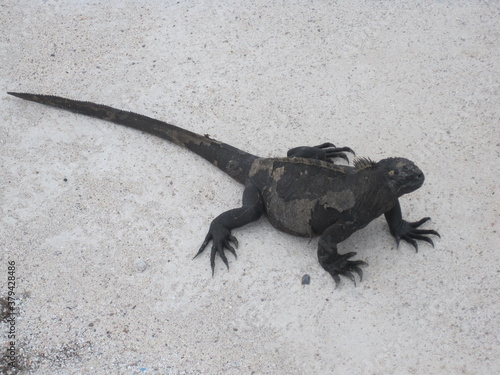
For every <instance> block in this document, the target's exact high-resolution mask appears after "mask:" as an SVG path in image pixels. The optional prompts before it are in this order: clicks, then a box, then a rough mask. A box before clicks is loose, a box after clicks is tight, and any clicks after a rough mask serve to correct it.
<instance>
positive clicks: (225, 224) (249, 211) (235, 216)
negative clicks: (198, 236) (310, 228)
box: [194, 182, 264, 276]
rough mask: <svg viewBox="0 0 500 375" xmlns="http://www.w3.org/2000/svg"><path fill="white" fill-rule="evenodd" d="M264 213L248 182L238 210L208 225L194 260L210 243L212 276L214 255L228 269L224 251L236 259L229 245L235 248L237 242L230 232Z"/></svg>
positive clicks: (255, 188)
mask: <svg viewBox="0 0 500 375" xmlns="http://www.w3.org/2000/svg"><path fill="white" fill-rule="evenodd" d="M263 213H264V203H263V200H262V197H261V195H260V192H259V190H258V189H257V187H256V186H255V185H254V184H253V183H251V182H248V183H247V184H246V185H245V190H244V191H243V204H242V206H241V207H240V208H235V209H232V210H229V211H226V212H224V213H222V214H220V215H219V216H217V217H216V218H215V219H214V220H213V221H212V223H211V224H210V229H209V230H208V234H207V236H206V237H205V240H204V241H203V244H202V245H201V247H200V250H198V253H196V255H195V256H194V257H195V258H196V257H197V256H198V255H200V254H201V253H202V252H203V251H204V250H205V248H206V246H207V245H208V243H209V242H210V241H212V250H211V252H210V266H211V268H212V276H213V274H214V269H215V255H216V254H219V256H220V257H221V259H222V261H223V262H224V264H225V265H226V267H227V268H228V269H229V263H228V261H227V258H226V255H225V254H224V250H225V249H227V250H229V252H231V253H232V254H233V255H234V256H235V257H236V251H235V250H234V247H233V246H232V245H231V243H232V244H233V245H234V246H235V247H236V248H237V247H238V240H236V238H235V237H234V236H232V235H231V230H232V229H235V228H239V227H242V226H243V225H246V224H249V223H251V222H253V221H256V220H257V219H259V218H260V217H261V216H262V214H263Z"/></svg>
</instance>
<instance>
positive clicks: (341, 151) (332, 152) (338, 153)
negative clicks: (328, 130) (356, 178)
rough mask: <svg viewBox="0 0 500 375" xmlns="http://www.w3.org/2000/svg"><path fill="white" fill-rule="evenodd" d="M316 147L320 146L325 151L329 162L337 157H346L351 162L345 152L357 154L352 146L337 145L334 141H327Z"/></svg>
mask: <svg viewBox="0 0 500 375" xmlns="http://www.w3.org/2000/svg"><path fill="white" fill-rule="evenodd" d="M314 147H315V148H320V149H322V150H324V151H325V156H326V161H327V162H329V163H333V159H335V158H341V159H344V160H345V161H346V162H348V163H349V158H348V157H347V155H346V154H345V152H349V153H351V154H353V155H354V156H356V153H355V152H354V151H353V150H352V149H351V148H350V147H336V146H335V145H334V144H333V143H330V142H326V143H323V144H320V145H318V146H314Z"/></svg>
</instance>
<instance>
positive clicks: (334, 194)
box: [8, 92, 439, 285]
mask: <svg viewBox="0 0 500 375" xmlns="http://www.w3.org/2000/svg"><path fill="white" fill-rule="evenodd" d="M8 94H10V95H13V96H17V97H19V98H22V99H26V100H31V101H34V102H37V103H42V104H46V105H50V106H53V107H58V108H62V109H65V110H68V111H71V112H75V113H79V114H83V115H87V116H91V117H96V118H99V119H102V120H107V121H111V122H113V123H116V124H120V125H125V126H128V127H131V128H134V129H138V130H142V131H144V132H147V133H150V134H154V135H156V136H159V137H161V138H164V139H167V140H169V141H171V142H173V143H175V144H177V145H179V146H182V147H186V148H187V149H189V150H191V151H193V152H195V153H196V154H198V155H200V156H201V157H203V158H205V159H206V160H208V161H209V162H210V163H212V164H213V165H215V166H216V167H218V168H219V169H221V170H222V171H223V172H225V173H227V174H228V175H229V176H231V177H232V178H234V179H235V180H236V181H238V182H240V183H241V184H243V185H244V186H245V188H244V191H243V203H242V206H241V207H239V208H235V209H232V210H229V211H226V212H224V213H222V214H220V215H219V216H217V217H216V218H215V219H214V220H213V221H212V223H211V225H210V229H209V230H208V234H207V235H206V237H205V240H204V241H203V243H202V245H201V247H200V249H199V251H198V253H197V254H196V256H198V255H199V254H201V253H202V252H203V251H204V250H205V248H206V247H207V245H208V244H209V242H210V241H212V249H211V254H210V265H211V268H212V275H213V273H214V265H215V257H216V254H219V256H220V257H221V259H222V261H223V262H224V264H226V266H227V267H229V265H228V261H227V258H226V255H225V253H224V252H225V251H226V250H227V251H229V252H231V253H232V254H233V255H234V256H236V251H235V249H234V247H237V245H238V242H237V240H236V238H235V237H234V236H232V234H231V230H233V229H235V228H239V227H242V226H243V225H246V224H249V223H251V222H253V221H255V220H257V219H259V218H260V217H261V216H262V214H264V213H265V214H267V217H268V218H269V221H270V222H271V224H272V225H273V226H274V227H275V228H277V229H279V230H281V231H283V232H286V233H289V234H292V235H296V236H301V237H314V236H320V238H319V243H318V260H319V263H320V264H321V266H322V267H323V268H324V269H325V270H326V271H327V272H328V273H329V274H330V275H331V276H332V277H333V279H334V281H335V284H336V285H338V284H339V282H340V277H339V275H343V276H345V277H348V278H349V279H351V280H352V281H353V282H354V283H356V281H355V278H354V275H353V273H357V274H358V275H359V277H360V279H362V276H363V272H362V270H361V268H360V266H362V265H366V263H365V262H363V261H361V260H350V258H352V257H353V256H354V255H356V253H354V252H349V253H347V254H339V253H338V251H337V246H338V244H339V243H340V242H342V241H344V240H345V239H347V238H348V237H349V236H350V235H351V234H353V233H354V232H355V231H357V230H359V229H361V228H364V227H365V226H366V225H368V223H370V222H371V221H372V220H374V219H375V218H377V217H379V216H381V215H382V214H384V215H385V218H386V220H387V223H388V224H389V229H390V232H391V234H392V235H393V236H394V238H395V239H396V242H397V243H398V245H399V242H400V240H404V241H406V242H408V243H410V244H412V245H413V246H414V247H415V249H416V250H417V251H418V245H417V240H422V241H425V242H428V243H430V244H431V245H433V246H434V243H433V241H432V239H430V238H429V237H428V235H436V236H439V234H438V232H436V231H435V230H432V229H418V228H419V227H420V226H421V225H422V224H423V223H425V222H426V221H428V220H429V218H428V217H426V218H423V219H421V220H419V221H416V222H408V221H406V220H403V218H402V215H401V207H400V204H399V200H398V199H399V197H401V196H402V195H404V194H407V193H411V192H412V191H414V190H416V189H418V188H419V187H421V186H422V184H423V183H424V174H423V173H422V171H421V170H420V169H419V168H418V167H417V166H416V165H415V164H414V163H413V162H411V161H410V160H407V159H404V158H387V159H383V160H381V161H379V162H373V161H371V160H369V159H365V158H360V159H355V160H354V166H345V165H336V164H334V163H333V160H332V159H333V158H336V157H341V158H344V159H347V157H346V155H345V152H352V150H351V149H350V148H348V147H344V148H336V147H335V146H334V145H333V144H332V143H324V144H322V145H319V146H315V147H297V148H294V149H291V150H290V151H288V154H287V157H286V158H285V157H279V158H261V157H258V156H255V155H252V154H249V153H247V152H244V151H242V150H239V149H237V148H235V147H233V146H230V145H228V144H226V143H222V142H219V141H216V140H214V139H211V138H210V137H208V136H202V135H199V134H196V133H193V132H190V131H188V130H184V129H181V128H179V127H177V126H174V125H171V124H167V123H165V122H163V121H159V120H155V119H153V118H150V117H146V116H143V115H139V114H136V113H132V112H127V111H122V110H118V109H115V108H111V107H108V106H104V105H100V104H95V103H90V102H82V101H76V100H71V99H66V98H61V97H57V96H50V95H34V94H24V93H14V92H9V93H8ZM233 246H234V247H233ZM196 256H195V257H196Z"/></svg>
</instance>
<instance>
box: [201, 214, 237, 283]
mask: <svg viewBox="0 0 500 375" xmlns="http://www.w3.org/2000/svg"><path fill="white" fill-rule="evenodd" d="M210 241H212V250H211V251H210V267H211V268H212V276H213V275H214V269H215V255H216V254H219V256H220V257H221V259H222V261H223V262H224V264H225V265H226V267H227V269H229V263H228V261H227V258H226V255H225V254H224V250H226V249H227V250H229V252H230V253H232V254H233V255H234V257H235V258H236V251H235V250H234V247H236V248H238V240H237V239H236V237H234V236H232V235H231V230H230V229H227V228H226V227H225V226H223V225H222V224H220V223H219V222H218V221H216V220H214V221H212V224H211V225H210V229H209V230H208V234H207V236H206V237H205V240H204V241H203V243H202V244H201V247H200V250H198V252H197V253H196V255H195V256H194V257H195V258H196V257H197V256H198V255H200V254H201V253H202V252H203V251H204V250H205V248H206V247H207V245H208V243H209V242H210ZM231 243H232V244H233V245H234V247H233V246H231Z"/></svg>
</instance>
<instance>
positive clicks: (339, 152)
mask: <svg viewBox="0 0 500 375" xmlns="http://www.w3.org/2000/svg"><path fill="white" fill-rule="evenodd" d="M346 152H350V153H351V154H353V155H355V152H354V151H353V150H352V149H351V148H350V147H336V146H335V145H334V144H333V143H330V142H326V143H323V144H320V145H317V146H314V147H308V146H301V147H295V148H292V149H291V150H288V152H287V157H289V158H307V159H317V160H323V161H326V162H329V163H333V159H335V158H341V159H344V160H345V161H347V162H348V163H349V158H348V157H347V155H346V154H345V153H346Z"/></svg>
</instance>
